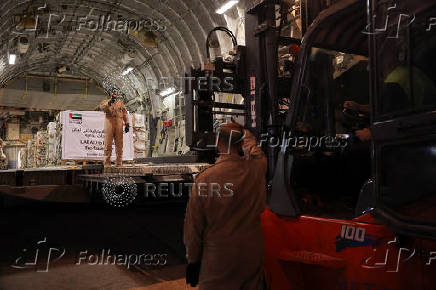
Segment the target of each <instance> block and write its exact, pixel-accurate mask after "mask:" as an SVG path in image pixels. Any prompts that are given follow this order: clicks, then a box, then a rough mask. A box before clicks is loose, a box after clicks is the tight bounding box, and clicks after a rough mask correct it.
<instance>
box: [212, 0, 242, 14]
mask: <svg viewBox="0 0 436 290" xmlns="http://www.w3.org/2000/svg"><path fill="white" fill-rule="evenodd" d="M238 2H239V1H237V0H231V1H228V2H226V3H225V4H224V5H223V6H221V7H220V8H219V9H217V10H216V11H215V12H216V13H217V14H223V13H225V12H226V11H227V10H229V9H230V8H232V7H233V6H235V5H236V4H237V3H238Z"/></svg>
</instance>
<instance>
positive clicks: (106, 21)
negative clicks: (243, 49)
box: [0, 0, 255, 100]
mask: <svg viewBox="0 0 436 290" xmlns="http://www.w3.org/2000/svg"><path fill="white" fill-rule="evenodd" d="M241 2H244V1H240V3H238V8H245V7H247V6H251V5H252V4H253V3H251V2H255V1H245V2H244V3H241ZM222 4H223V2H222V1H218V0H207V1H199V0H166V1H155V0H94V1H87V0H75V1H74V0H73V1H57V0H56V1H55V0H45V1H32V0H29V1H18V0H2V1H1V4H0V11H1V18H0V31H1V32H0V39H1V47H0V84H1V85H2V86H3V87H7V86H8V83H9V82H10V81H11V80H14V79H20V78H21V79H22V82H21V83H22V85H21V87H22V88H23V90H27V86H28V85H27V78H31V77H32V76H38V77H40V78H41V77H44V76H46V77H47V78H50V77H64V78H71V80H82V81H84V82H86V90H88V81H90V82H93V83H94V84H95V85H97V86H100V87H102V88H104V89H106V88H108V87H110V86H116V87H119V88H120V89H121V90H122V91H123V92H124V93H125V94H126V97H127V99H130V100H132V99H135V98H136V97H139V96H143V95H147V94H148V95H153V92H155V89H156V88H155V87H153V86H155V85H156V84H155V83H153V81H152V83H150V82H149V80H159V79H162V78H164V79H165V78H168V79H173V80H177V79H178V78H180V77H181V76H184V74H185V72H186V70H187V69H188V68H190V67H197V66H199V65H200V64H201V63H203V62H204V61H205V54H206V53H205V42H206V37H207V34H208V32H209V31H210V30H212V29H213V28H214V27H216V26H225V27H229V28H230V29H232V27H230V26H235V27H236V26H237V23H238V22H240V21H243V19H240V18H239V16H238V10H237V9H232V10H229V11H228V12H227V13H226V14H217V13H216V10H217V9H218V8H219V7H220V6H222ZM233 28H234V27H233ZM233 30H234V29H233ZM217 35H218V39H219V41H220V42H222V43H224V44H225V43H229V44H230V43H231V42H230V41H229V40H228V39H226V37H224V35H220V34H217ZM240 37H243V31H242V33H240V35H239V36H238V38H240ZM228 46H229V47H230V45H228ZM11 55H12V57H14V59H13V61H14V65H10V64H9V63H8V62H10V61H11ZM24 78H26V80H24ZM94 81H95V82H94ZM101 93H102V94H103V91H102V92H101Z"/></svg>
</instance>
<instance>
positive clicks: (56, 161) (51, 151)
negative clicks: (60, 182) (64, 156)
mask: <svg viewBox="0 0 436 290" xmlns="http://www.w3.org/2000/svg"><path fill="white" fill-rule="evenodd" d="M59 127H60V124H59V123H56V122H51V123H49V124H48V126H47V132H48V156H47V159H48V165H50V166H57V165H60V164H61V152H59V151H60V150H61V148H62V147H61V144H60V143H61V130H60V128H59Z"/></svg>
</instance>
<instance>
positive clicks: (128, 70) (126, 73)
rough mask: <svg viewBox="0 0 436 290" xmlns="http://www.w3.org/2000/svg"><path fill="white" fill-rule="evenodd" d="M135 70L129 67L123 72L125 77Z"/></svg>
mask: <svg viewBox="0 0 436 290" xmlns="http://www.w3.org/2000/svg"><path fill="white" fill-rule="evenodd" d="M132 70H133V67H131V66H129V67H128V68H126V69H125V70H124V71H123V76H125V75H128V74H129V73H130V72H131V71H132Z"/></svg>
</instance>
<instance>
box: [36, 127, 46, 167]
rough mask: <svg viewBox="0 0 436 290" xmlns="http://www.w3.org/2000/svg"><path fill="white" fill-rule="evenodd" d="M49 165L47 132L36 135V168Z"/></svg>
mask: <svg viewBox="0 0 436 290" xmlns="http://www.w3.org/2000/svg"><path fill="white" fill-rule="evenodd" d="M47 165H48V134H47V132H46V131H38V133H36V167H45V166H47Z"/></svg>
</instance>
